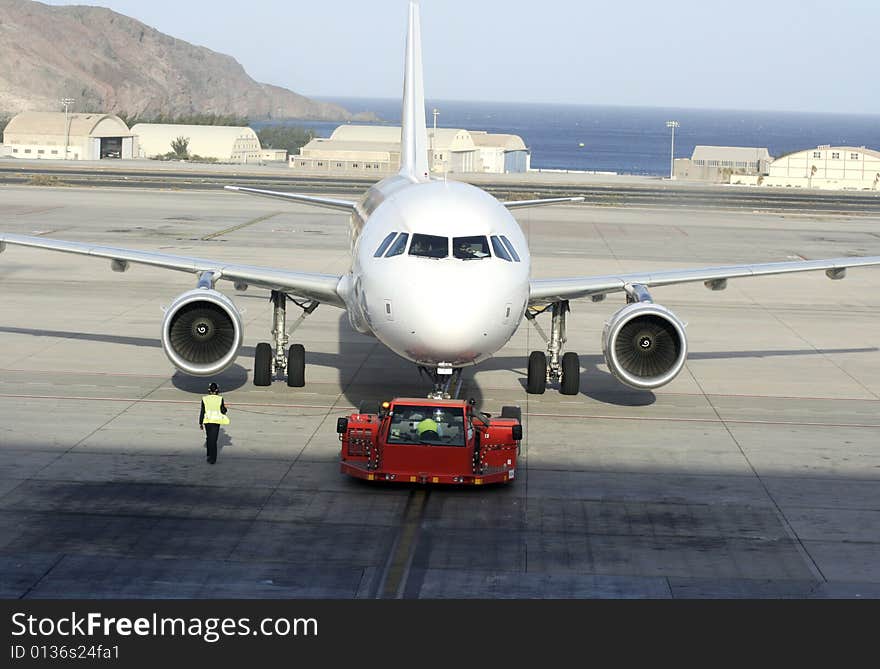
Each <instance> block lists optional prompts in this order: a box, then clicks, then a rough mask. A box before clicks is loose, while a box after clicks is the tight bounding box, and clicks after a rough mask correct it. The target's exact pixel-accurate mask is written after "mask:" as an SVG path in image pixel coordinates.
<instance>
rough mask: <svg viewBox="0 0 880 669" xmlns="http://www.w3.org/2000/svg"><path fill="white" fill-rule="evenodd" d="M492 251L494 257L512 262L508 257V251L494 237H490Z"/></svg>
mask: <svg viewBox="0 0 880 669" xmlns="http://www.w3.org/2000/svg"><path fill="white" fill-rule="evenodd" d="M492 250H493V251H495V256H496V257H498V258H501V259H502V260H506V261H507V262H513V258H511V257H510V251H508V250H507V248H506V247H505V246H504V244H503V243H502V242H501V240H500V239H498V237H496V236H495V235H492Z"/></svg>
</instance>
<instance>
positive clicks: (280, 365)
mask: <svg viewBox="0 0 880 669" xmlns="http://www.w3.org/2000/svg"><path fill="white" fill-rule="evenodd" d="M269 299H270V301H271V302H272V335H273V337H274V338H275V351H274V353H273V351H272V345H271V344H267V343H265V342H261V343H259V344H257V350H256V355H255V356H254V385H255V386H268V385H271V384H272V381H273V379H275V378H276V377H277V376H279V375H284V377H285V378H286V379H287V385H288V386H290V387H291V388H302V387H303V386H304V385H306V350H305V348H304V347H303V345H302V344H293V345H292V346H291V347H290V349H287V343H288V341H290V339H289V337H288V336H287V334H288V333H287V300H290V301H291V302H293V303H294V304H295V305H296V306H298V307H299V308H300V309H302V311H303V313H302V316H300V317H299V318H298V319H297V320H296V322H295V323H294V324H293V326H292V327H291V328H290V331H291V332H293V331H294V330H296V329H297V328H298V327H299V326H300V325H301V324H302V322H303V321H304V320H305V318H306V316H308V315H309V314H311V313H312V312H313V311H314V310H315V309H317V308H318V304H320V303H319V302H315V301H308V302H298V301H297V300H295V299H294V298H292V297H290V296H289V295H287V293H282V292H281V291H278V290H273V291H272V296H271V298H269Z"/></svg>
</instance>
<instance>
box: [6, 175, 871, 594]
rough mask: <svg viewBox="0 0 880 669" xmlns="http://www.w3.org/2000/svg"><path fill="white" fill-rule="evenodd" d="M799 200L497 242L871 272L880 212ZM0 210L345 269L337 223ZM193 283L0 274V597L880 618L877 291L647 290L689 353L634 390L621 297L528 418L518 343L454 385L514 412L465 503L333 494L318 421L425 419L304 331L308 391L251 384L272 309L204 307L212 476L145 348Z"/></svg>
mask: <svg viewBox="0 0 880 669" xmlns="http://www.w3.org/2000/svg"><path fill="white" fill-rule="evenodd" d="M802 199H803V198H802ZM807 199H809V198H807ZM816 202H817V207H816V210H815V211H810V210H809V207H806V208H805V206H804V204H803V202H802V201H801V202H800V203H799V204H798V207H797V210H796V211H785V209H784V207H782V205H779V204H778V203H777V205H776V206H774V208H773V209H772V210H770V209H763V208H761V207H756V208H754V209H753V210H743V209H739V210H721V209H714V208H712V207H706V206H693V207H672V206H657V207H646V206H642V207H628V206H607V205H603V206H597V205H590V204H583V205H567V206H560V207H551V208H542V209H534V210H522V211H521V212H517V218H518V220H519V221H520V223H521V224H522V226H523V229H524V231H525V232H526V234H527V237H528V239H529V242H530V247H531V250H532V254H533V276H535V277H549V276H577V275H588V274H606V273H609V272H612V271H620V270H622V271H635V270H647V269H654V268H656V269H666V268H673V267H691V266H702V265H719V264H727V263H744V262H771V261H779V260H785V259H798V258H809V259H815V258H823V257H832V256H835V257H836V256H846V255H880V215H878V214H877V213H876V212H874V211H872V210H870V209H866V210H865V211H861V212H860V211H859V210H858V209H857V208H856V209H852V210H847V212H845V213H839V212H834V211H821V209H822V207H821V204H822V202H823V200H822V197H821V196H820V195H817V196H816ZM0 203H2V206H0V230H3V231H6V232H14V233H19V234H40V235H44V236H46V237H57V238H62V239H70V240H78V241H91V242H95V243H98V244H105V245H116V246H125V247H132V248H139V249H151V250H159V251H166V252H169V253H179V254H187V255H195V256H200V257H218V258H223V259H229V260H236V261H240V262H247V263H251V264H265V265H270V266H282V267H287V268H291V269H297V270H303V271H315V272H328V273H331V272H332V273H336V272H339V273H341V272H344V271H345V270H346V268H347V265H348V260H349V258H348V239H347V231H348V225H347V220H346V217H345V216H344V215H343V214H339V213H335V212H325V211H322V210H319V209H313V208H308V207H303V206H300V205H296V204H291V203H285V202H275V201H271V200H265V199H260V198H251V197H247V196H243V195H240V194H235V193H230V192H223V191H216V192H215V191H208V190H192V191H186V192H177V191H174V190H164V191H158V190H150V191H146V190H138V189H128V188H106V189H103V188H91V189H90V188H49V187H37V186H0ZM781 207H782V208H781ZM194 285H195V279H194V277H191V276H189V275H187V274H182V273H175V272H167V271H161V270H157V269H151V268H147V267H138V266H134V267H132V268H131V269H130V271H128V272H127V273H124V274H118V273H112V272H111V271H110V267H109V263H108V262H106V261H103V260H97V259H92V258H85V257H77V256H70V255H67V254H58V253H49V252H41V251H39V250H34V249H25V248H16V247H13V246H9V247H8V248H7V249H6V252H5V253H3V254H2V255H0V287H2V291H0V296H2V297H0V416H2V417H3V418H2V421H0V596H2V597H3V598H374V597H406V598H472V597H476V598H703V597H709V598H728V597H730V598H742V597H748V598H754V597H770V598H788V597H794V598H813V597H819V598H824V597H835V598H837V597H844V598H855V597H866V598H877V597H880V413H878V409H880V349H878V338H877V331H878V328H877V326H878V312H880V269H874V268H864V269H854V270H850V272H849V275H848V277H847V278H846V280H844V281H829V280H828V279H827V278H826V277H825V275H824V273H823V272H818V273H810V274H801V275H794V276H783V277H766V278H756V279H742V280H732V281H731V282H730V285H729V287H728V289H727V290H726V291H724V292H711V291H708V290H706V289H705V288H704V287H703V286H702V285H701V284H695V285H686V286H677V287H668V288H662V289H656V290H654V291H653V296H654V299H655V301H657V302H659V303H662V304H664V305H666V306H667V307H669V308H671V309H672V310H673V311H675V312H676V313H677V314H678V315H679V316H680V317H681V318H682V319H683V320H684V321H686V322H687V323H688V334H689V348H690V356H689V361H688V363H687V366H686V368H685V369H684V370H683V371H682V373H681V374H680V375H679V377H678V378H677V379H676V380H675V381H674V382H672V383H671V384H670V385H668V386H666V387H664V388H661V389H658V390H656V391H654V392H637V391H632V390H628V389H627V388H625V387H623V386H621V385H620V384H619V383H618V382H617V381H616V380H615V379H614V378H613V377H612V376H611V375H610V374H609V372H608V370H607V368H606V366H605V364H604V360H603V358H602V353H601V341H600V336H601V330H602V326H603V324H604V322H605V320H606V319H607V318H608V317H609V316H610V315H611V314H613V313H614V311H616V310H617V309H618V308H620V307H621V306H622V300H621V298H620V297H619V296H611V297H609V299H607V300H606V301H605V302H602V303H598V304H594V303H592V302H590V301H589V300H588V301H578V302H574V303H572V313H571V316H570V320H569V328H568V337H569V341H568V346H567V349H568V350H574V351H578V352H579V353H580V354H581V362H582V367H583V370H582V379H581V388H582V392H581V394H580V395H579V396H576V397H567V396H563V395H560V394H559V393H558V392H557V391H555V390H553V389H548V391H547V393H546V394H545V395H542V396H528V395H526V393H525V391H524V383H525V364H526V357H527V355H528V352H529V351H530V350H533V349H542V348H543V346H544V345H543V343H542V342H541V340H540V339H539V337H538V335H537V333H536V332H535V330H534V329H533V328H531V327H530V326H529V325H528V324H524V325H523V326H522V327H521V328H520V330H519V332H518V333H517V334H516V335H515V337H514V338H513V339H512V340H511V342H510V343H509V344H508V345H507V346H506V347H505V348H504V349H503V350H502V351H500V352H499V354H498V355H497V356H496V357H495V358H494V359H492V360H490V361H488V362H487V363H485V364H483V365H480V366H478V367H477V368H475V369H472V370H467V371H466V373H465V377H464V378H465V383H464V386H463V389H462V396H464V397H474V398H475V399H476V400H477V401H478V403H479V404H480V405H481V406H482V408H483V410H485V411H489V412H490V413H495V412H498V411H500V408H501V406H502V405H509V404H518V405H520V406H521V407H522V410H523V414H524V427H525V438H524V440H523V442H522V452H521V456H520V468H519V470H518V474H517V478H516V480H515V481H514V482H512V483H510V484H507V485H503V486H498V487H486V488H468V489H447V488H436V487H419V486H409V485H393V484H383V485H375V484H370V483H368V482H363V481H357V480H351V479H348V478H346V477H345V476H343V475H342V474H341V473H340V472H339V465H338V450H339V441H338V438H337V435H336V433H335V424H336V418H337V417H339V416H343V415H346V414H347V413H349V412H350V411H352V408H353V407H357V406H358V405H359V404H360V402H361V401H363V400H375V399H380V398H388V397H392V396H396V395H416V396H418V395H422V394H424V393H425V391H426V388H425V387H424V384H423V383H422V382H421V381H420V379H419V377H418V375H417V372H416V370H415V369H414V368H413V367H412V366H411V365H409V364H408V363H406V362H405V361H403V360H402V359H399V358H397V356H395V355H394V354H393V353H390V352H389V351H387V350H385V349H384V348H383V347H382V346H381V345H380V344H378V343H377V342H376V341H375V340H372V339H370V338H368V337H365V336H362V335H359V334H356V333H354V332H353V331H352V330H351V329H350V328H349V326H348V324H347V319H346V317H345V316H344V314H342V312H340V311H338V310H335V309H333V308H330V307H326V306H322V307H320V308H319V309H318V310H317V311H316V312H315V313H314V314H313V315H311V316H310V317H309V318H308V319H306V321H305V322H304V324H303V325H302V326H301V327H300V328H299V329H298V330H297V331H296V332H295V333H294V335H293V336H292V341H297V342H299V343H302V344H304V345H305V347H306V350H307V370H306V380H307V386H306V387H305V388H303V389H292V388H288V387H287V386H286V384H284V383H283V382H276V383H275V384H273V385H272V386H271V387H269V388H257V387H255V386H253V385H252V383H251V375H252V368H253V350H254V346H255V345H256V344H257V343H258V342H260V341H268V340H269V339H270V336H269V329H270V322H271V321H270V303H269V302H268V301H267V298H268V294H267V293H266V291H261V290H256V289H250V290H248V291H247V292H239V291H235V290H234V289H233V287H232V286H231V285H225V284H223V283H221V284H220V286H221V288H222V290H223V291H224V292H225V293H226V294H227V295H229V296H230V297H232V299H233V300H234V301H235V302H236V304H237V305H238V306H239V307H240V308H241V309H242V311H243V318H244V321H245V347H244V350H243V351H242V355H241V356H240V357H239V358H238V361H237V363H236V365H234V366H233V367H232V368H231V369H230V370H229V371H227V372H226V373H224V374H223V375H222V376H221V377H220V378H219V379H217V380H218V382H219V383H220V385H221V388H222V391H223V394H224V396H225V398H226V402H227V404H228V406H229V407H230V414H229V415H230V417H231V419H232V423H231V425H229V426H228V428H226V430H225V432H224V436H223V437H222V438H221V446H222V450H221V452H220V456H219V459H218V462H217V464H216V465H214V466H211V465H208V464H206V462H205V453H204V447H203V435H202V433H201V432H200V431H199V430H198V426H197V420H198V407H199V397H200V396H201V395H202V394H203V392H204V386H206V385H207V381H208V380H207V379H193V378H190V377H186V376H183V375H181V374H179V373H175V372H174V370H173V368H172V367H171V365H170V363H169V362H168V360H167V359H166V357H165V355H164V353H163V352H162V349H161V346H160V344H159V328H160V323H161V319H162V310H161V309H162V307H163V306H164V305H167V304H169V303H170V301H171V300H172V299H173V298H174V297H175V296H176V295H178V294H179V293H182V292H184V291H185V290H189V289H190V288H192V287H194ZM290 316H292V317H293V318H291V319H290V320H291V321H292V320H293V319H294V318H295V317H296V314H295V313H294V312H293V311H292V312H291V313H290ZM542 325H543V326H544V327H545V328H546V327H547V326H548V323H546V322H545V323H542Z"/></svg>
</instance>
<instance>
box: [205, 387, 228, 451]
mask: <svg viewBox="0 0 880 669" xmlns="http://www.w3.org/2000/svg"><path fill="white" fill-rule="evenodd" d="M208 393H210V394H208V395H205V396H204V397H202V406H201V410H200V411H199V429H200V430H204V431H205V437H206V439H205V448H206V449H208V463H209V464H212V465H213V464H214V463H215V462H217V437H218V436H219V435H220V426H221V425H229V418H227V416H226V404H225V403H224V402H223V397H222V395H220V387H219V386H218V385H217V384H216V383H213V382H212V383H211V385H209V386H208Z"/></svg>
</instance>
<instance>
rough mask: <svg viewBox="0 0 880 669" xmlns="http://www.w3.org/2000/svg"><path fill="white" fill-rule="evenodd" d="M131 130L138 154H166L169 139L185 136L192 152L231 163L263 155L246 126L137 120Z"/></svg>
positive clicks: (257, 138) (168, 148)
mask: <svg viewBox="0 0 880 669" xmlns="http://www.w3.org/2000/svg"><path fill="white" fill-rule="evenodd" d="M131 131H132V133H134V134H135V135H136V136H137V139H138V146H137V153H136V154H135V155H136V157H138V158H152V157H154V156H162V155H165V154H166V153H168V152H170V151H171V142H173V141H174V140H175V139H177V138H178V137H185V138H186V139H188V140H189V145H188V147H187V148H188V151H189V153H190V154H192V155H197V156H201V157H203V158H216V159H217V160H219V161H222V162H230V163H258V162H260V161H261V160H262V159H263V150H262V148H261V147H260V138H259V137H257V133H256V132H254V130H253V128H249V127H247V126H226V125H183V124H171V123H137V124H135V125H134V126H132V129H131Z"/></svg>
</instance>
